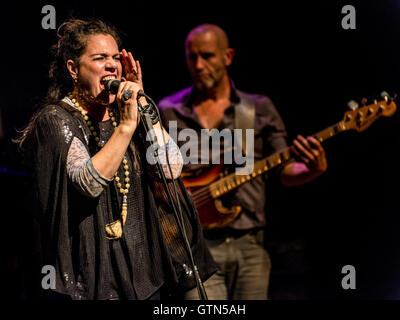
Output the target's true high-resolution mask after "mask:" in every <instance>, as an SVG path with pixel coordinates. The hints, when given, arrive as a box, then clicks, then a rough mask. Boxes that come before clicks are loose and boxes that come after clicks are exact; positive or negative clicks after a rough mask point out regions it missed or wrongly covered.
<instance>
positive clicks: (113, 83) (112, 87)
mask: <svg viewBox="0 0 400 320" xmlns="http://www.w3.org/2000/svg"><path fill="white" fill-rule="evenodd" d="M120 83H121V81H119V80H118V79H110V80H107V81H106V82H105V83H104V88H105V89H106V90H107V91H108V92H110V93H112V94H117V92H118V88H119V85H120Z"/></svg>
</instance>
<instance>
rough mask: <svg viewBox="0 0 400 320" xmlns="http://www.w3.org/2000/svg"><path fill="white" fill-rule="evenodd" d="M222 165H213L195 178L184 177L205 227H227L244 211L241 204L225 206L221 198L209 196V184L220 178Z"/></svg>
mask: <svg viewBox="0 0 400 320" xmlns="http://www.w3.org/2000/svg"><path fill="white" fill-rule="evenodd" d="M221 167H222V166H221V165H216V166H213V167H212V168H211V169H210V170H209V171H208V172H206V173H205V174H203V175H201V176H199V177H195V178H183V179H182V180H183V184H184V185H185V187H186V189H187V190H188V192H189V194H191V195H192V199H193V201H194V204H195V206H196V209H197V212H198V213H199V219H200V224H201V226H202V227H203V229H205V230H207V229H218V228H224V227H227V226H228V225H229V224H230V223H231V222H233V221H234V220H235V219H236V218H237V217H238V215H239V213H240V212H241V211H242V209H241V207H240V206H232V207H230V208H227V207H225V206H224V205H223V204H222V201H221V200H220V199H214V198H213V197H211V196H208V195H209V193H208V186H209V185H211V183H212V182H214V181H217V180H218V179H219V178H220V173H221Z"/></svg>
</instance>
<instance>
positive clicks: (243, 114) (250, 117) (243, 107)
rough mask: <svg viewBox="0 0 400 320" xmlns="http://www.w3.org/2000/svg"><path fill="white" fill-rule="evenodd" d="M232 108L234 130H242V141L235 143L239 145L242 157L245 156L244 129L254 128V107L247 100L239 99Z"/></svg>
mask: <svg viewBox="0 0 400 320" xmlns="http://www.w3.org/2000/svg"><path fill="white" fill-rule="evenodd" d="M234 108H235V116H234V128H235V129H241V130H242V139H241V141H240V140H239V139H237V141H238V142H239V143H241V148H242V152H243V155H246V153H247V152H246V150H247V149H246V129H254V128H255V118H256V106H255V105H254V103H253V102H251V101H249V100H248V99H247V98H244V97H241V99H240V102H239V103H238V104H235V106H234ZM235 135H237V132H235ZM237 138H238V137H237Z"/></svg>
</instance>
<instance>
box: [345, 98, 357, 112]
mask: <svg viewBox="0 0 400 320" xmlns="http://www.w3.org/2000/svg"><path fill="white" fill-rule="evenodd" d="M347 106H348V107H349V108H350V109H351V110H353V111H354V110H357V109H358V103H357V102H355V101H354V100H350V101H349V102H347Z"/></svg>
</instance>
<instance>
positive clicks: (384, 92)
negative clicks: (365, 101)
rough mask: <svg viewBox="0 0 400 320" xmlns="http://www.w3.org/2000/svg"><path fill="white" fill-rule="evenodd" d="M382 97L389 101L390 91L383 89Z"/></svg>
mask: <svg viewBox="0 0 400 320" xmlns="http://www.w3.org/2000/svg"><path fill="white" fill-rule="evenodd" d="M381 97H382V98H383V99H385V100H386V101H388V100H389V99H390V95H389V93H387V92H386V91H382V92H381Z"/></svg>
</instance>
